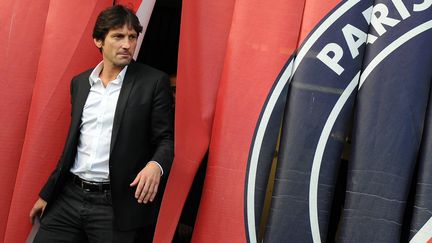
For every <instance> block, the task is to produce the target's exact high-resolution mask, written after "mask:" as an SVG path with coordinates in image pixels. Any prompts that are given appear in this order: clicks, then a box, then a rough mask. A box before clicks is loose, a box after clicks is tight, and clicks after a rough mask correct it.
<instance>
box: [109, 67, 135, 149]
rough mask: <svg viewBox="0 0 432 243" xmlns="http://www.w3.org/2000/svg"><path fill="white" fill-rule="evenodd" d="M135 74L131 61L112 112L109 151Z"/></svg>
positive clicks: (112, 145) (112, 146) (115, 136)
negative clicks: (112, 119) (112, 121)
mask: <svg viewBox="0 0 432 243" xmlns="http://www.w3.org/2000/svg"><path fill="white" fill-rule="evenodd" d="M135 75H136V72H135V65H133V63H131V64H130V65H129V66H128V69H127V71H126V75H125V77H124V79H123V84H122V87H121V90H120V94H119V97H118V101H117V107H116V110H115V113H114V123H113V128H112V134H111V144H110V153H111V152H112V150H113V148H114V145H115V142H116V139H117V135H118V131H119V128H120V124H121V121H122V119H123V114H124V110H125V107H126V104H127V101H128V98H129V94H130V92H131V90H132V87H133V83H134V81H135Z"/></svg>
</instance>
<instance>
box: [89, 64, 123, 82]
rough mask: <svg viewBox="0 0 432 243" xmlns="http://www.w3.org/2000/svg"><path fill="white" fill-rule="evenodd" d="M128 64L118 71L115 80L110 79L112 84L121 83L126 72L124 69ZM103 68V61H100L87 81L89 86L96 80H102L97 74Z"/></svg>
mask: <svg viewBox="0 0 432 243" xmlns="http://www.w3.org/2000/svg"><path fill="white" fill-rule="evenodd" d="M127 68H128V66H127V65H126V66H125V67H124V68H123V69H122V70H121V71H120V73H119V74H118V75H117V78H116V79H115V80H113V81H112V83H114V84H122V83H123V79H124V77H125V74H126V70H127ZM102 69H103V61H101V62H100V63H99V64H98V65H97V66H96V67H95V68H94V69H93V71H92V72H91V74H90V77H89V82H90V86H93V84H95V83H97V82H98V81H102V80H101V79H100V78H99V74H100V73H101V72H102Z"/></svg>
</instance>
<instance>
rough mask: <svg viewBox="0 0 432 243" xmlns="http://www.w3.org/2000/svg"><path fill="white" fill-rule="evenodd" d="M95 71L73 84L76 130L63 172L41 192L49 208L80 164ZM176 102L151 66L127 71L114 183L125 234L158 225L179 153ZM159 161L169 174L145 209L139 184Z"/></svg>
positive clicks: (116, 129) (116, 130)
mask: <svg viewBox="0 0 432 243" xmlns="http://www.w3.org/2000/svg"><path fill="white" fill-rule="evenodd" d="M91 72H92V70H88V71H86V72H84V73H81V74H79V75H78V76H76V77H74V78H73V79H72V82H71V100H72V101H71V102H72V111H71V116H72V118H71V124H70V128H69V134H68V136H67V139H66V143H65V147H64V150H63V153H62V155H61V157H60V160H59V161H58V164H57V167H56V168H55V170H54V171H53V172H52V174H51V176H50V177H49V178H48V181H47V182H46V184H45V186H44V187H43V188H42V190H41V192H40V194H39V195H40V197H41V198H42V199H44V200H46V201H47V202H48V205H47V208H46V211H49V205H50V204H51V203H52V202H53V201H54V200H55V198H56V195H58V194H59V193H60V192H61V189H62V188H63V186H64V184H65V182H66V181H67V178H68V175H69V170H70V168H71V166H72V165H73V163H74V160H75V156H76V152H77V145H78V140H79V136H80V125H81V116H82V112H83V107H84V104H85V102H86V99H87V96H88V94H89V91H90V84H89V76H90V73H91ZM173 147H174V146H173V112H172V96H171V91H170V85H169V79H168V77H167V76H166V75H165V74H164V73H162V72H160V71H158V70H156V69H153V68H151V67H149V66H147V65H143V64H139V63H135V62H132V63H131V64H130V65H129V66H128V69H127V71H126V75H125V78H124V80H123V84H122V88H121V91H120V95H119V98H118V102H117V107H116V110H115V115H114V123H113V129H112V137H111V148H110V160H109V171H110V183H111V194H112V202H113V210H114V223H115V226H116V227H117V228H118V229H120V230H129V229H134V228H137V227H142V226H145V225H149V224H154V223H155V222H156V219H157V215H158V211H159V207H160V202H161V199H162V194H163V190H164V187H165V183H166V178H167V176H168V172H169V170H170V167H171V163H172V159H173V154H174V148H173ZM151 160H154V161H157V162H158V163H159V164H160V165H161V166H162V168H163V170H164V175H163V176H162V178H161V183H160V185H159V189H158V193H157V195H156V198H155V200H154V201H153V202H149V203H147V204H139V203H138V202H137V199H135V196H134V194H135V187H133V188H131V187H130V186H129V184H130V183H132V181H133V180H134V178H135V177H136V175H137V174H138V172H140V171H141V170H142V169H143V168H144V167H145V165H146V164H147V162H149V161H151Z"/></svg>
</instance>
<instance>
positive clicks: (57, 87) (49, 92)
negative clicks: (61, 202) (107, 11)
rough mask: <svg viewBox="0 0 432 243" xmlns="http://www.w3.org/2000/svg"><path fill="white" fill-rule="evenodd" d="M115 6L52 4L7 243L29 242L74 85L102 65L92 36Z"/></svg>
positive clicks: (97, 1) (63, 0)
mask: <svg viewBox="0 0 432 243" xmlns="http://www.w3.org/2000/svg"><path fill="white" fill-rule="evenodd" d="M111 4H112V1H108V0H94V1H88V0H80V1H68V0H59V1H51V2H50V6H49V11H48V16H47V20H46V25H45V33H44V37H43V41H42V50H41V55H40V59H39V67H38V72H37V77H36V82H35V87H34V90H33V100H32V103H31V108H30V114H29V118H28V125H27V130H26V134H25V142H24V147H23V150H22V155H21V160H20V164H19V169H18V174H17V179H16V184H15V188H14V194H13V198H12V205H11V208H10V212H9V217H8V223H7V228H6V234H5V238H4V239H5V240H4V242H24V241H25V239H26V237H27V233H28V231H29V230H30V227H31V225H30V223H29V220H28V214H29V212H30V209H31V208H32V206H33V203H34V202H35V201H36V199H37V197H38V195H37V194H38V192H39V190H40V188H41V187H42V185H43V184H44V183H45V181H46V179H47V177H48V175H49V174H50V173H51V171H52V170H53V168H54V166H55V164H56V163H57V160H58V158H59V155H60V153H61V150H62V148H63V144H64V140H65V137H66V133H67V128H68V125H69V120H70V95H69V84H70V80H71V78H72V76H73V75H75V74H78V73H79V72H81V71H84V70H85V69H88V68H91V67H94V66H95V65H96V64H97V63H98V62H99V61H100V60H101V56H100V53H99V51H98V49H97V48H96V47H95V46H94V44H93V40H92V37H91V33H92V29H93V25H94V22H95V19H96V17H97V14H98V13H99V12H100V11H101V10H102V9H104V8H105V7H107V6H109V5H111Z"/></svg>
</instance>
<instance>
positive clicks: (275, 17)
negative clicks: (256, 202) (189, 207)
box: [192, 0, 304, 242]
mask: <svg viewBox="0 0 432 243" xmlns="http://www.w3.org/2000/svg"><path fill="white" fill-rule="evenodd" d="M303 8H304V1H298V0H290V1H287V0H276V1H272V3H271V4H269V3H268V2H264V1H259V0H248V1H243V0H237V1H236V5H235V9H234V15H233V21H232V26H231V32H230V35H229V42H228V46H227V51H226V56H225V62H224V69H223V74H222V78H221V81H220V86H219V91H218V96H217V105H216V111H215V118H214V123H213V130H212V139H211V145H210V154H209V162H208V163H209V164H208V167H207V175H206V179H205V184H204V191H203V196H202V198H201V205H200V209H199V212H198V219H197V222H196V225H195V231H194V235H193V240H192V241H193V242H245V241H246V235H245V222H244V219H245V216H244V195H245V192H244V187H245V175H246V166H247V160H248V155H249V148H250V145H251V141H252V136H253V134H254V131H255V125H256V122H257V120H258V117H259V114H260V112H261V108H262V106H263V104H264V102H265V100H266V98H267V95H268V93H269V91H270V89H271V87H272V85H273V83H274V81H275V79H276V77H277V76H278V74H279V72H280V71H281V69H282V67H283V66H284V64H285V63H286V62H287V60H288V58H289V57H290V56H291V54H292V53H293V52H294V50H295V49H296V47H297V43H298V39H299V34H300V27H301V21H302V15H303Z"/></svg>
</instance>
